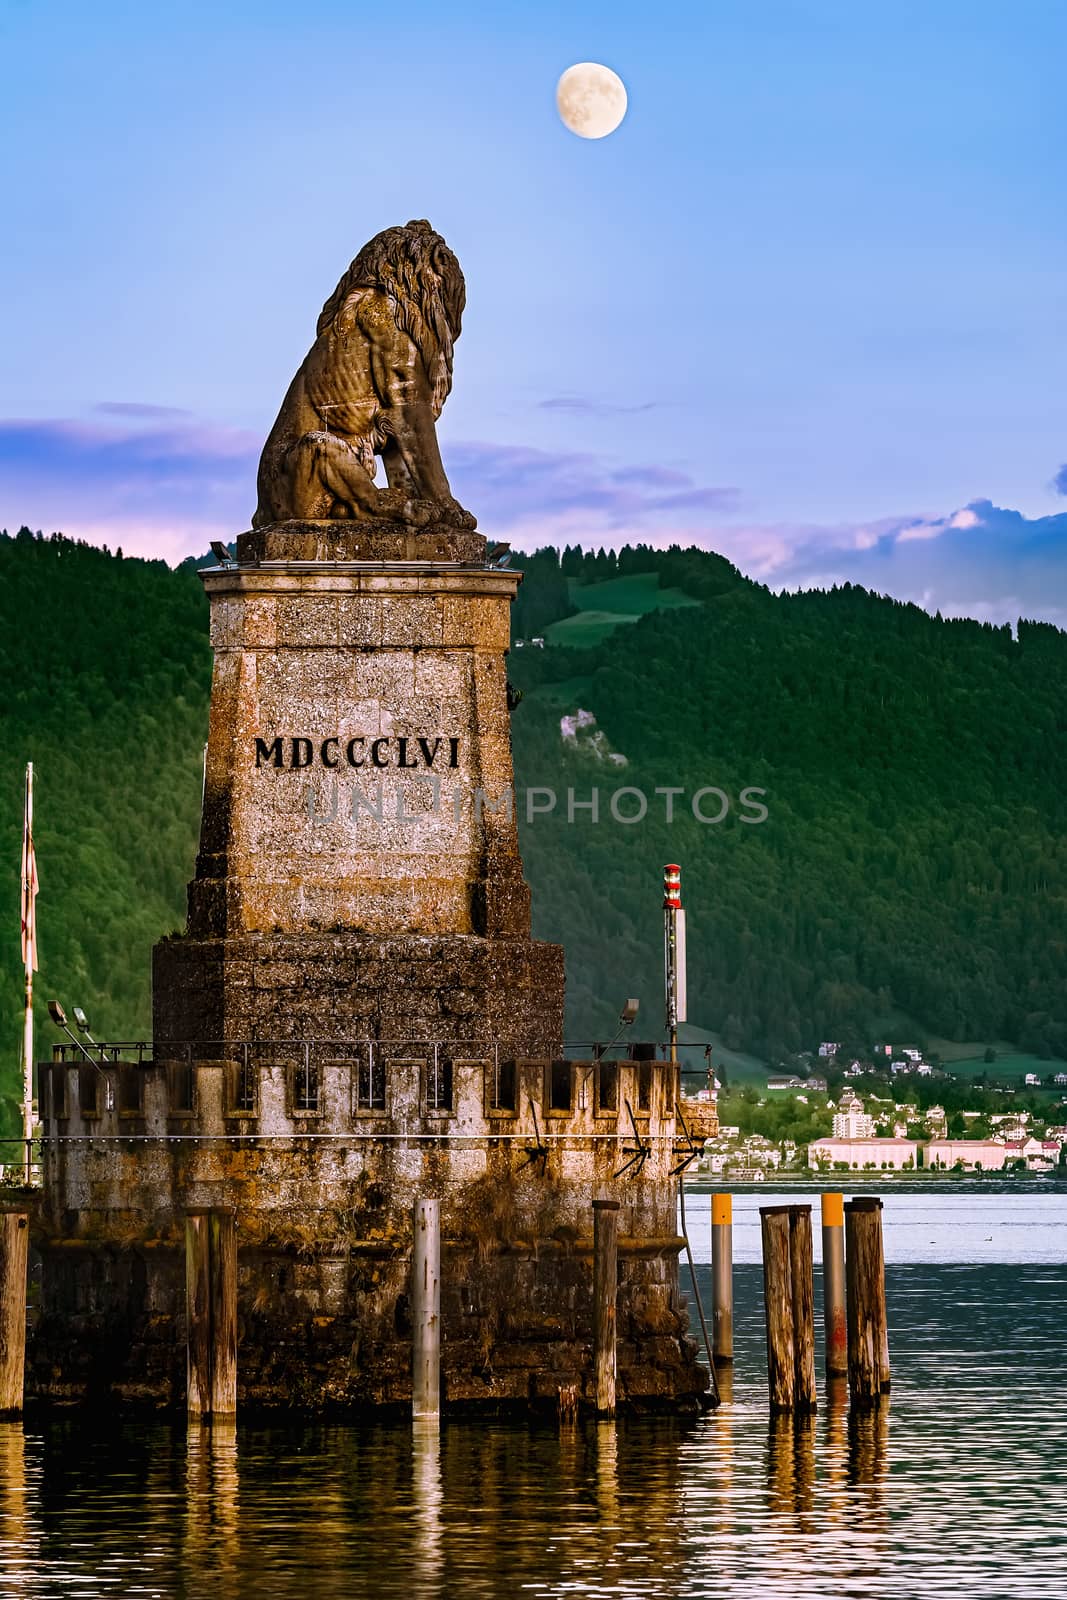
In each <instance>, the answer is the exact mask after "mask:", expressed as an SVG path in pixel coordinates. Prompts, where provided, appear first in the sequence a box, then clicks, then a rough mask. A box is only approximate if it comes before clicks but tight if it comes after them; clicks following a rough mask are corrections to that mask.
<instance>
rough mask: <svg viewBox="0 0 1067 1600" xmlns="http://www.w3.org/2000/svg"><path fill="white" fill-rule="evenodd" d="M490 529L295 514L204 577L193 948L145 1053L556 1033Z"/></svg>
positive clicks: (247, 541)
mask: <svg viewBox="0 0 1067 1600" xmlns="http://www.w3.org/2000/svg"><path fill="white" fill-rule="evenodd" d="M484 549H485V541H484V539H483V538H482V536H481V535H479V534H476V533H473V532H468V531H460V530H456V529H452V528H440V529H431V530H428V531H423V532H420V533H419V534H417V535H416V534H413V533H410V532H407V531H405V530H400V529H398V528H397V527H396V525H395V524H380V525H368V524H358V523H286V524H282V525H280V526H278V527H274V528H267V529H261V530H258V531H256V532H253V533H248V534H243V535H242V536H241V537H240V538H239V540H238V542H237V553H238V564H237V565H236V566H233V567H219V568H215V569H208V570H207V571H206V572H205V573H204V574H203V577H204V582H205V586H206V588H207V590H208V594H209V596H210V600H211V640H212V645H213V647H214V651H215V670H214V679H213V683H212V695H211V726H210V733H209V739H208V750H207V766H206V774H205V789H204V814H203V824H202V830H201V839H200V852H199V855H198V857H197V863H196V874H195V877H194V879H193V882H192V883H191V884H190V886H189V926H188V932H187V934H186V935H185V936H183V937H180V938H178V939H169V940H165V941H164V942H163V943H162V944H160V945H159V946H157V948H156V952H155V960H154V969H153V984H154V1033H155V1039H156V1043H157V1049H158V1047H159V1046H160V1045H165V1044H170V1043H174V1042H182V1043H195V1042H197V1041H208V1040H223V1039H226V1040H230V1039H249V1038H260V1039H262V1038H268V1037H277V1038H283V1039H285V1038H294V1037H300V1038H320V1039H322V1038H331V1039H341V1038H355V1037H369V1038H410V1039H420V1038H425V1039H431V1038H438V1039H463V1040H465V1041H468V1042H471V1043H475V1042H477V1043H481V1044H491V1043H501V1044H503V1045H504V1046H505V1047H506V1048H507V1049H508V1050H509V1051H510V1052H512V1053H515V1054H531V1053H550V1052H552V1051H555V1050H558V1049H559V1048H560V1046H561V1044H562V1010H563V969H562V952H561V951H559V950H558V949H557V948H554V947H549V946H546V945H541V944H537V943H534V942H533V941H531V939H530V895H529V890H528V888H527V886H526V883H525V881H524V878H523V873H522V862H521V859H520V856H519V848H518V837H517V832H516V825H515V815H514V793H513V774H512V765H511V742H510V719H509V711H508V702H507V676H506V667H505V661H506V654H507V649H508V643H509V637H510V622H509V612H510V604H511V601H512V599H513V598H514V594H515V590H516V588H517V586H518V583H519V577H518V574H516V573H512V572H508V571H501V570H499V569H496V568H492V567H489V566H487V565H486V563H485V557H484Z"/></svg>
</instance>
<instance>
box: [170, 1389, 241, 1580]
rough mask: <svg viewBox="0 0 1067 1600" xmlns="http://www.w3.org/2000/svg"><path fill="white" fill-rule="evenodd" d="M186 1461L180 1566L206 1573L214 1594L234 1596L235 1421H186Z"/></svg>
mask: <svg viewBox="0 0 1067 1600" xmlns="http://www.w3.org/2000/svg"><path fill="white" fill-rule="evenodd" d="M185 1461H186V1469H185V1515H184V1518H183V1527H184V1546H183V1557H184V1561H185V1564H186V1566H187V1567H188V1569H189V1570H190V1571H194V1572H202V1573H203V1574H204V1575H205V1577H207V1576H208V1575H210V1578H211V1583H212V1588H213V1589H214V1591H215V1593H216V1594H219V1595H223V1596H227V1595H231V1594H236V1593H237V1592H238V1587H239V1567H240V1552H239V1549H238V1525H239V1515H238V1514H239V1505H238V1499H239V1488H240V1484H239V1478H238V1470H237V1425H236V1423H235V1422H233V1421H215V1422H210V1423H200V1422H191V1423H190V1424H189V1431H188V1433H187V1435H186V1441H185Z"/></svg>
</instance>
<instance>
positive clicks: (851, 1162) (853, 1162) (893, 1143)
mask: <svg viewBox="0 0 1067 1600" xmlns="http://www.w3.org/2000/svg"><path fill="white" fill-rule="evenodd" d="M918 1149H919V1147H918V1145H917V1143H916V1142H915V1140H914V1139H834V1138H831V1139H814V1140H813V1141H812V1143H811V1144H809V1145H808V1166H809V1167H825V1166H830V1167H833V1166H835V1165H837V1164H838V1163H839V1162H842V1161H843V1162H845V1163H846V1164H847V1165H848V1166H849V1167H850V1168H851V1169H853V1170H854V1171H858V1172H862V1171H864V1169H865V1168H871V1167H873V1168H875V1169H876V1170H881V1169H882V1168H883V1167H884V1168H886V1169H888V1170H890V1171H892V1172H902V1171H904V1169H905V1168H907V1169H908V1170H909V1171H910V1170H912V1169H913V1168H915V1167H916V1166H918V1154H917V1153H918Z"/></svg>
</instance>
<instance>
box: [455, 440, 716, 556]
mask: <svg viewBox="0 0 1067 1600" xmlns="http://www.w3.org/2000/svg"><path fill="white" fill-rule="evenodd" d="M446 459H447V463H448V469H449V475H450V477H451V479H452V486H453V489H454V490H455V492H456V494H457V496H458V498H459V499H460V500H462V501H463V503H464V505H469V506H470V507H471V509H472V510H473V511H474V512H475V513H476V514H477V515H478V517H479V518H480V519H481V520H482V521H483V522H485V523H486V525H488V526H491V527H492V528H493V529H494V531H495V530H497V529H503V528H512V529H514V528H517V527H520V526H522V525H525V524H527V523H529V524H530V525H538V526H541V527H544V528H545V529H546V533H545V537H544V539H543V540H542V543H547V542H548V539H549V524H550V523H556V522H562V523H574V525H575V527H577V525H578V524H583V525H584V526H585V528H586V537H587V539H588V540H589V541H593V540H601V541H602V540H603V537H604V535H605V534H614V535H616V536H617V535H618V534H619V533H620V531H621V532H623V533H624V534H625V535H626V536H627V537H633V538H640V537H642V536H643V534H645V533H647V532H649V531H653V530H655V529H656V528H657V527H658V525H660V524H661V523H664V522H665V521H667V520H669V519H670V518H672V517H674V516H676V515H677V514H678V513H681V512H683V511H684V512H690V511H694V510H696V511H704V512H712V511H714V512H728V511H731V510H733V509H734V508H735V506H736V504H737V499H738V492H737V490H736V489H733V488H728V487H717V486H714V485H702V484H698V483H695V482H694V481H693V479H692V477H690V475H689V474H688V473H685V472H681V471H679V470H677V469H675V468H666V467H659V466H655V465H652V466H633V467H621V468H620V467H617V466H615V465H613V464H612V463H611V462H610V461H606V460H604V459H603V458H601V457H599V456H596V455H593V454H590V453H586V452H577V451H574V452H566V453H564V454H560V453H557V452H552V451H548V450H535V449H532V448H531V447H529V446H525V445H497V444H489V443H480V442H473V441H467V442H463V443H458V444H454V445H453V446H452V447H451V448H450V449H449V450H448V451H447V452H446ZM615 542H618V539H617V538H616V539H615Z"/></svg>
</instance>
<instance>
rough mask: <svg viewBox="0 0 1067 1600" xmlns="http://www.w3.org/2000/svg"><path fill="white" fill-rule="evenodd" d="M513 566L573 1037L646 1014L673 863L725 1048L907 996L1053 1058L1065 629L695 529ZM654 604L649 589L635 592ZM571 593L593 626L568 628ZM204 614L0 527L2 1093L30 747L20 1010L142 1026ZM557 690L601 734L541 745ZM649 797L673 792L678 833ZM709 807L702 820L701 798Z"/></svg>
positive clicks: (177, 919) (1060, 931) (893, 1015)
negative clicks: (751, 793)
mask: <svg viewBox="0 0 1067 1600" xmlns="http://www.w3.org/2000/svg"><path fill="white" fill-rule="evenodd" d="M527 570H528V577H527V580H526V583H525V584H524V586H523V590H522V602H521V605H520V607H519V608H517V610H516V615H515V623H516V634H517V636H519V637H522V638H524V639H527V640H528V639H529V638H530V637H531V635H534V634H536V635H538V636H547V639H548V643H547V645H546V647H545V648H544V649H541V648H535V647H533V646H531V645H529V644H527V645H526V646H525V647H524V648H523V649H521V650H516V651H515V652H514V653H513V655H512V659H511V675H512V678H513V681H514V682H515V684H516V686H517V687H519V688H521V689H522V690H523V691H524V698H523V700H522V702H521V704H520V705H519V706H518V708H517V710H516V712H515V716H514V747H515V763H516V772H517V777H518V783H519V788H520V794H519V814H520V817H521V818H523V821H522V837H523V849H524V854H525V858H526V863H527V875H528V877H529V879H530V882H531V885H532V888H533V893H534V907H535V922H536V930H537V932H538V933H539V934H540V935H541V936H543V937H546V938H552V939H558V940H560V941H562V942H563V943H564V944H565V945H566V948H567V966H568V984H569V996H570V1001H569V1004H570V1010H569V1018H568V1021H569V1028H570V1031H571V1032H572V1033H573V1034H574V1035H575V1036H576V1037H581V1036H585V1037H588V1036H589V1035H590V1033H591V1032H593V1031H598V1030H602V1029H603V1028H604V1027H605V1026H606V1025H607V1023H608V1021H609V1020H610V1018H611V1017H612V1016H613V1015H614V1013H615V1012H616V1010H617V1008H618V1004H619V1002H620V1001H621V1000H622V999H623V998H624V997H625V996H626V995H628V994H638V995H640V996H641V997H642V1001H643V1005H644V1014H643V1018H642V1024H643V1031H655V1030H656V1029H658V1025H659V1022H660V1015H661V1002H660V999H659V969H660V961H661V948H660V945H661V920H660V916H661V914H660V873H661V868H662V865H663V863H664V862H665V861H672V860H673V861H678V862H680V863H681V864H682V867H683V875H684V886H685V899H686V904H687V907H688V913H689V968H690V1016H691V1019H692V1020H693V1021H694V1022H698V1023H700V1024H702V1025H703V1026H705V1027H707V1028H711V1029H715V1030H717V1031H719V1032H721V1033H722V1034H723V1036H724V1038H725V1040H726V1042H727V1043H732V1044H735V1045H737V1046H740V1047H746V1048H749V1049H752V1050H754V1051H756V1052H757V1053H759V1054H763V1055H768V1056H774V1055H777V1054H780V1053H782V1052H784V1051H788V1050H793V1049H797V1048H799V1047H801V1046H810V1045H811V1044H813V1043H815V1042H817V1041H818V1040H819V1039H821V1038H829V1037H834V1038H837V1037H849V1038H852V1037H854V1038H856V1039H857V1040H862V1039H865V1038H868V1037H870V1036H872V1035H873V1034H875V1033H878V1032H880V1031H882V1030H883V1029H884V1028H885V1027H886V1026H887V1024H888V1021H889V1020H890V1019H899V1018H907V1019H909V1021H911V1022H914V1023H915V1024H916V1025H917V1026H919V1027H921V1028H925V1029H927V1030H929V1031H930V1032H931V1033H935V1034H938V1035H944V1036H947V1037H955V1038H969V1039H975V1038H986V1037H988V1038H1001V1039H1008V1040H1013V1041H1016V1042H1017V1043H1018V1044H1019V1045H1020V1047H1021V1048H1023V1049H1026V1050H1032V1051H1035V1052H1037V1053H1046V1054H1047V1053H1056V1054H1059V1055H1064V1054H1067V996H1065V992H1064V983H1063V977H1064V970H1065V964H1067V829H1065V826H1064V823H1065V814H1067V799H1065V796H1067V781H1065V780H1067V771H1065V766H1067V762H1065V758H1064V745H1063V734H1064V725H1065V721H1067V635H1064V634H1062V633H1060V632H1058V631H1057V630H1055V629H1054V628H1051V627H1049V626H1047V625H1044V624H1025V623H1024V624H1022V625H1020V627H1019V630H1018V637H1017V638H1013V637H1012V634H1011V631H1010V630H1009V629H1007V628H1000V629H997V628H992V627H989V626H986V625H981V624H978V623H974V622H950V621H943V620H941V619H939V618H932V617H929V616H928V615H926V614H925V613H924V612H922V611H920V610H918V609H916V608H915V607H913V606H905V605H900V604H897V603H895V602H893V601H890V600H886V599H881V598H878V597H875V596H872V595H870V594H868V593H866V592H865V591H863V590H858V589H853V588H845V589H842V590H836V591H833V592H832V593H819V592H816V593H810V594H804V595H795V596H784V597H783V596H774V595H771V594H770V593H768V592H767V591H766V590H764V589H762V588H760V587H759V586H757V585H755V584H752V583H750V582H748V581H747V580H746V579H744V578H743V577H741V575H740V574H739V573H738V572H737V571H736V570H735V569H734V568H733V567H731V566H730V565H729V563H727V562H726V561H724V560H722V558H720V557H718V556H714V555H706V554H702V553H701V552H698V551H677V550H676V551H668V552H655V551H651V550H647V549H641V548H638V549H636V550H627V551H623V552H622V553H621V554H620V555H619V557H618V558H616V557H614V556H611V555H605V554H603V553H601V554H599V555H596V556H594V555H586V556H583V555H582V554H581V553H580V552H578V551H573V550H572V551H566V552H564V553H563V555H562V557H560V556H559V555H558V554H557V553H556V552H544V553H542V554H540V555H539V556H538V557H537V558H535V559H534V560H532V561H527ZM623 579H625V580H628V581H627V582H621V581H620V580H623ZM657 594H659V595H661V596H662V604H663V607H664V609H646V610H645V611H644V614H641V613H642V608H643V607H648V606H653V607H655V606H656V605H657V601H656V596H657ZM649 596H651V599H649V598H648V597H649ZM687 601H689V602H696V603H693V604H690V603H686V602H687ZM583 610H585V611H587V612H588V615H589V616H590V617H592V616H593V615H594V612H595V614H596V617H597V619H598V620H597V622H596V625H595V626H592V627H590V628H588V629H586V630H585V632H584V633H583V631H582V627H581V622H582V612H583ZM605 618H606V619H607V620H605ZM612 618H614V619H615V621H616V622H618V623H620V624H621V623H623V622H625V623H626V625H625V626H622V625H619V626H615V625H613V622H612V620H611V619H612ZM564 619H568V620H567V621H566V625H565V626H557V624H561V623H562V622H563V621H564ZM206 628H207V606H206V603H205V601H204V598H203V595H202V592H201V587H200V583H199V581H198V580H197V578H196V575H195V572H194V570H193V567H192V564H186V566H184V567H183V568H181V569H179V570H178V571H177V572H175V571H172V570H171V569H169V568H168V567H167V566H166V565H165V564H164V563H162V562H145V561H139V560H131V559H123V558H122V556H121V553H116V554H115V555H109V554H107V553H105V552H102V551H99V550H96V549H94V548H91V547H89V546H85V545H81V544H76V543H74V542H73V541H70V540H67V539H62V538H58V537H56V538H51V539H41V538H39V537H33V536H31V535H29V534H28V533H26V532H25V531H23V532H22V533H21V534H19V535H18V536H16V537H8V536H6V535H5V536H3V537H2V538H0V684H2V692H3V701H2V704H0V716H2V739H0V794H2V795H3V797H4V799H3V804H2V806H0V903H6V904H7V905H8V907H9V918H10V920H9V929H10V931H9V935H8V938H7V940H6V944H7V950H8V954H7V956H6V958H4V960H3V961H2V962H0V1027H2V1038H0V1071H2V1080H0V1082H2V1092H3V1095H4V1098H5V1101H6V1102H7V1103H8V1104H9V1105H10V1103H11V1101H12V1100H13V1098H14V1097H15V1096H16V1095H17V1083H18V1039H19V1011H20V984H21V978H20V968H19V948H18V926H17V924H18V861H19V832H20V827H21V815H22V777H23V771H24V766H25V762H26V761H27V760H33V761H34V762H35V764H36V771H37V828H36V837H37V854H38V866H39V871H40V879H41V894H40V898H39V901H38V912H39V928H40V947H41V973H40V976H39V981H38V995H39V997H40V1016H41V1019H42V1020H43V1018H44V1001H45V1000H46V999H47V998H49V997H50V996H52V995H58V996H59V997H60V998H62V999H63V1000H64V1001H65V1002H70V1003H74V1002H77V1003H78V1004H81V1005H83V1006H84V1007H85V1008H86V1010H87V1011H88V1012H89V1014H90V1019H91V1021H93V1022H94V1023H95V1024H96V1025H97V1026H98V1028H99V1030H100V1032H101V1033H102V1034H103V1035H106V1036H108V1037H112V1038H114V1037H117V1036H127V1037H139V1036H144V1035H145V1034H146V1033H147V1030H148V1027H149V955H150V949H151V945H152V943H153V942H154V940H155V939H157V938H158V937H159V936H160V934H161V933H163V932H165V931H168V930H170V929H172V928H175V927H178V926H180V925H181V924H182V922H183V921H184V898H185V893H184V891H185V883H186V880H187V879H188V877H189V876H190V874H191V871H192V865H193V857H194V853H195V847H196V829H197V819H198V813H199V805H200V785H201V752H202V746H203V740H204V737H205V732H206V722H207V697H208V690H209V684H210V652H209V649H208V644H207V634H206ZM563 639H573V640H575V641H584V643H585V648H574V647H570V646H568V645H566V644H563V643H560V642H558V641H560V640H563ZM578 710H585V711H587V712H589V713H591V714H592V716H594V717H595V719H596V722H595V725H588V724H587V725H586V726H585V727H583V728H582V729H580V730H579V732H578V734H577V736H576V737H574V738H564V737H562V736H561V718H562V717H564V716H574V715H575V714H576V713H577V711H578ZM618 757H623V758H625V765H624V764H623V763H622V762H621V761H620V760H618V759H616V758H618ZM526 787H531V788H536V789H551V790H553V791H554V792H555V794H556V795H557V797H558V798H557V802H556V806H555V809H554V810H553V811H552V812H551V814H541V815H536V816H535V817H534V818H533V820H532V821H530V822H527V821H526V820H525V812H526V799H527V797H526V795H525V793H524V790H525V788H526ZM622 787H626V788H628V789H633V790H638V791H640V795H638V796H636V797H635V796H633V795H631V796H629V797H621V798H620V800H619V802H618V803H617V807H616V809H617V810H618V811H619V813H620V814H622V815H626V814H632V813H633V812H634V811H636V810H638V809H640V804H641V796H644V797H646V799H647V802H648V810H647V814H646V815H645V816H644V817H643V819H642V820H641V821H640V822H636V823H632V824H626V823H622V822H618V821H616V820H614V819H613V818H612V815H611V798H612V796H613V794H614V793H615V792H616V791H617V790H618V789H620V788H622ZM568 788H570V789H572V790H573V791H574V798H575V800H576V801H581V800H589V799H590V798H591V792H592V790H593V789H594V788H596V789H597V790H598V791H599V808H600V816H599V820H598V821H596V822H595V823H594V822H593V821H592V820H591V818H590V814H589V812H588V810H582V809H578V810H575V811H574V813H573V814H574V820H573V821H568V820H567V812H568V805H567V790H568ZM666 788H673V789H675V790H679V791H681V792H680V793H679V794H676V795H675V796H674V797H673V798H672V800H671V804H672V806H673V811H674V820H673V821H671V822H670V823H668V822H667V820H666V810H667V800H668V797H666V796H664V795H662V794H660V795H657V794H656V790H657V789H660V790H663V789H666ZM710 788H715V789H718V790H721V791H723V794H724V796H725V797H726V798H727V800H728V801H729V810H728V812H727V814H726V816H725V817H724V819H723V820H722V821H721V822H719V823H714V822H709V823H701V822H698V821H697V820H696V819H695V818H694V815H693V811H692V799H693V796H694V795H695V794H696V793H697V791H699V790H701V789H710ZM753 788H759V789H762V790H765V791H766V793H765V795H764V796H763V797H762V804H763V805H765V806H766V808H767V813H768V814H767V818H766V820H765V821H762V822H758V823H757V822H753V821H745V820H742V819H743V818H745V817H753V816H755V815H757V814H758V812H757V811H756V808H755V807H756V803H755V802H754V801H753V800H752V799H750V800H749V802H748V803H747V805H746V804H743V803H742V799H741V796H742V791H743V790H746V789H753ZM534 803H535V805H542V806H544V805H547V800H546V799H545V797H544V796H543V795H541V796H539V797H534ZM698 803H699V805H700V808H701V809H702V810H703V812H704V814H705V815H707V816H715V815H716V814H717V813H718V811H719V810H720V809H721V806H722V801H721V799H720V798H719V797H717V796H716V795H712V794H709V795H705V796H704V797H703V799H702V800H701V801H700V802H698ZM46 1036H47V1035H46Z"/></svg>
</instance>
